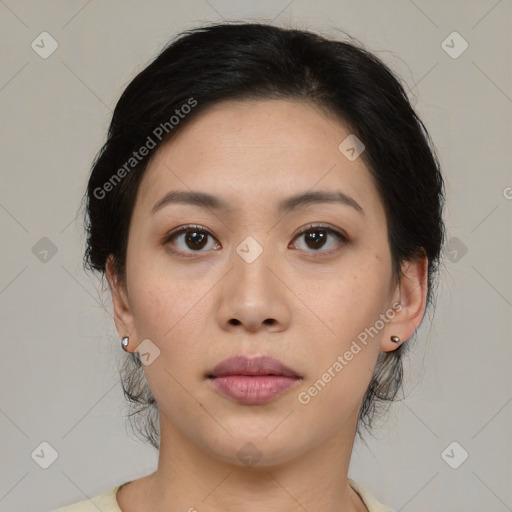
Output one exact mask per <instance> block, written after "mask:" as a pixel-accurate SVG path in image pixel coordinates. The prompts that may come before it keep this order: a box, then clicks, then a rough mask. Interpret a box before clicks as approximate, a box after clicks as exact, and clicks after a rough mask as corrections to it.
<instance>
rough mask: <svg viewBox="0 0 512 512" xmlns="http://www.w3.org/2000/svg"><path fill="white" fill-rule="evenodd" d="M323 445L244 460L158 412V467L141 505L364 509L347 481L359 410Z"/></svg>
mask: <svg viewBox="0 0 512 512" xmlns="http://www.w3.org/2000/svg"><path fill="white" fill-rule="evenodd" d="M348 423H350V424H349V425H345V428H342V429H338V430H336V431H335V432H334V433H333V434H332V435H331V436H330V437H328V438H327V439H326V440H324V442H323V443H322V444H321V445H318V446H314V447H311V448H310V449H309V450H307V451H304V452H302V453H300V454H299V455H297V456H295V457H293V458H289V459H287V460H284V461H274V463H267V464H260V463H256V464H255V465H253V466H244V465H241V464H236V463H233V462H229V461H226V462H224V461H222V460H220V459H219V457H218V456H214V455H213V454H211V453H209V452H207V451H206V450H204V449H201V448H200V447H199V446H198V444H197V443H194V442H192V441H191V440H190V439H189V438H187V437H186V436H184V435H183V434H182V433H181V432H180V431H179V430H177V429H176V428H175V427H174V425H172V424H171V423H170V422H169V421H167V420H166V418H165V417H164V416H163V415H161V417H160V429H161V443H160V454H159V460H158V468H157V470H156V471H155V472H154V473H153V474H151V475H148V477H146V478H147V480H146V482H145V484H146V492H144V495H145V507H144V508H147V509H148V510H154V511H158V512H160V511H161V512H164V511H165V512H174V511H178V510H180V511H182V510H187V511H190V512H194V511H200V512H218V511H222V512H235V511H239V510H244V511H245V512H253V511H254V512H256V511H258V512H259V511H261V510H266V511H269V512H273V511H279V512H298V511H304V510H325V511H332V512H342V511H343V512H366V510H367V509H366V507H365V506H364V504H363V503H362V501H361V499H360V498H359V496H358V495H357V493H356V492H355V491H354V490H353V489H352V488H351V487H350V486H349V484H348V467H349V463H350V456H351V453H352V447H353V442H354V436H355V427H356V424H357V416H356V417H355V418H351V421H350V422H348Z"/></svg>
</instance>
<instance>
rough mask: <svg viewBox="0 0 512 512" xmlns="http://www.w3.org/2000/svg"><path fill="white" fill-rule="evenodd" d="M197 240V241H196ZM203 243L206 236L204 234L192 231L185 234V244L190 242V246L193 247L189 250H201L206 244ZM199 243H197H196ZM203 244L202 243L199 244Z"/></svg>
mask: <svg viewBox="0 0 512 512" xmlns="http://www.w3.org/2000/svg"><path fill="white" fill-rule="evenodd" d="M198 238H199V240H198ZM205 241H206V234H205V233H198V232H197V231H192V232H190V231H189V233H188V234H187V244H188V243H189V242H192V246H193V247H190V246H189V247H190V248H191V249H201V248H202V247H204V246H205V245H206V244H205ZM197 242H199V243H197ZM201 242H203V243H201Z"/></svg>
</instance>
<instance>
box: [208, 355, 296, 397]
mask: <svg viewBox="0 0 512 512" xmlns="http://www.w3.org/2000/svg"><path fill="white" fill-rule="evenodd" d="M207 377H208V380H209V382H210V384H211V385H212V386H213V388H214V389H216V390H217V391H219V392H220V393H221V394H222V395H224V396H226V397H227V398H230V399H232V400H234V401H235V402H238V403H241V404H246V405H259V404H263V403H267V402H269V401H270V400H272V399H274V398H276V397H277V396H279V395H281V394H282V393H284V392H285V391H287V390H289V389H290V388H292V387H294V386H296V385H297V384H298V383H299V382H300V381H301V380H302V377H301V376H300V375H298V374H297V373H296V372H295V371H293V370H292V369H290V368H289V367H287V366H286V365H285V364H284V363H282V362H281V361H279V360H277V359H274V358H272V357H268V356H258V357H248V356H243V355H242V356H235V357H231V358H229V359H226V360H225V361H222V362H221V363H220V364H218V365H217V366H215V368H214V369H213V370H212V371H211V372H210V373H209V374H208V375H207Z"/></svg>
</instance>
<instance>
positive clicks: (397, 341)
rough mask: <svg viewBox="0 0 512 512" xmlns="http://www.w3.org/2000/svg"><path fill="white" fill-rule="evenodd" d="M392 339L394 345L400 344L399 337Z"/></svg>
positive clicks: (392, 337)
mask: <svg viewBox="0 0 512 512" xmlns="http://www.w3.org/2000/svg"><path fill="white" fill-rule="evenodd" d="M390 339H391V341H392V342H393V343H400V338H399V337H398V336H391V338H390Z"/></svg>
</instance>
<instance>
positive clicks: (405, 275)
mask: <svg viewBox="0 0 512 512" xmlns="http://www.w3.org/2000/svg"><path fill="white" fill-rule="evenodd" d="M401 268H402V276H401V277H400V280H399V282H398V284H397V285H396V288H395V291H394V294H393V300H392V304H394V305H396V307H395V308H393V309H394V311H395V315H394V316H393V318H392V319H391V320H390V321H389V322H388V324H387V325H386V330H385V333H384V337H383V339H382V341H381V351H382V352H391V351H393V350H396V349H397V348H398V347H399V346H400V345H401V344H402V343H403V342H404V341H406V340H408V339H409V338H410V337H411V336H412V335H413V334H414V332H415V331H416V329H417V328H418V326H419V325H420V323H421V320H422V319H423V316H424V314H425V307H426V300H427V289H428V258H427V256H426V255H423V256H419V257H417V258H414V259H412V260H409V261H406V262H404V263H403V265H402V267H401ZM391 336H398V337H399V338H400V340H401V342H400V343H395V342H393V341H391V339H390V338H391Z"/></svg>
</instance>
